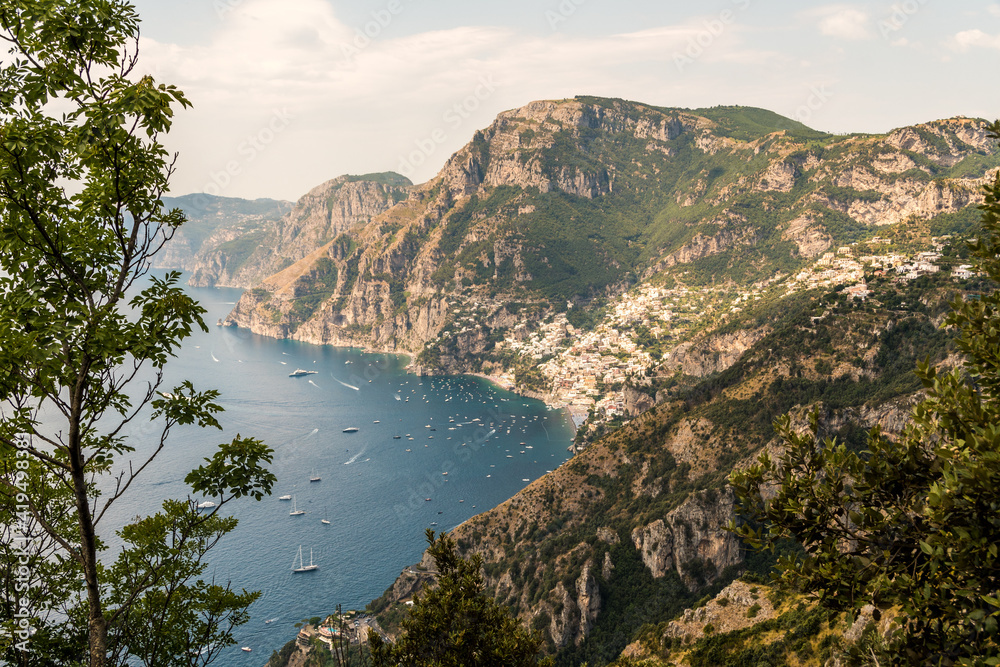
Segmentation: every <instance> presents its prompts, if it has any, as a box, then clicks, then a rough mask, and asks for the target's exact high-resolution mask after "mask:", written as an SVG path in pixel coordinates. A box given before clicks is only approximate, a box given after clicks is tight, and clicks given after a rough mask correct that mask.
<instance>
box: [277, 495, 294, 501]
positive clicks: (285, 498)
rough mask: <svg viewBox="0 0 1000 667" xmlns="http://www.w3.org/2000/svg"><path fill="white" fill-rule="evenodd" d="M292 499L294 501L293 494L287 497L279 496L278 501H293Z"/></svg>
mask: <svg viewBox="0 0 1000 667" xmlns="http://www.w3.org/2000/svg"><path fill="white" fill-rule="evenodd" d="M291 499H292V496H291V494H288V495H285V496H278V500H291Z"/></svg>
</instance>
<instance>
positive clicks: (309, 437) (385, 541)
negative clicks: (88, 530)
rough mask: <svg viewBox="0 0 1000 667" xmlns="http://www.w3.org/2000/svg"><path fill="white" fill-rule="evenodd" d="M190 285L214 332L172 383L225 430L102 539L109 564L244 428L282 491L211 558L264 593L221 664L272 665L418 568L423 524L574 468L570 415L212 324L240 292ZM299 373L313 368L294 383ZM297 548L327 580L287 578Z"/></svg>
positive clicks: (201, 442)
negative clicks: (565, 466)
mask: <svg viewBox="0 0 1000 667" xmlns="http://www.w3.org/2000/svg"><path fill="white" fill-rule="evenodd" d="M156 273H157V274H159V275H162V273H163V272H156ZM186 279H187V276H186V275H185V276H183V277H182V281H186ZM185 289H187V290H188V292H189V293H190V294H191V295H192V296H193V297H194V298H196V299H197V300H198V301H199V302H200V303H201V304H202V306H203V307H205V308H206V309H207V310H208V313H207V315H206V316H205V321H206V322H209V323H210V324H211V325H210V327H209V328H210V330H209V331H208V332H207V333H203V332H201V331H198V332H197V333H195V335H193V336H192V337H191V338H189V339H188V340H187V341H185V344H184V345H183V347H182V349H181V350H180V352H179V354H178V356H177V358H175V359H173V360H171V361H170V363H168V365H167V370H166V374H165V379H166V386H167V387H172V386H175V385H176V384H179V383H180V382H181V381H183V380H191V381H192V382H193V383H194V385H195V387H196V388H197V389H200V390H203V389H210V388H215V389H218V390H219V391H220V392H221V397H220V399H219V401H218V402H219V403H220V404H221V405H222V406H223V407H224V408H225V412H224V413H222V415H221V416H220V421H221V422H222V424H223V427H224V431H223V432H219V431H217V430H215V429H199V428H195V427H181V428H177V429H175V430H174V431H173V432H172V433H171V434H170V437H169V439H168V441H167V446H166V448H165V449H164V450H163V451H162V452H161V453H160V455H159V456H158V457H157V459H156V461H155V462H154V464H153V465H151V466H150V467H149V468H148V469H147V470H146V471H144V473H143V474H142V476H141V477H140V478H139V482H138V486H137V487H135V488H134V489H133V490H130V492H129V493H128V495H127V496H126V497H125V498H124V499H123V500H124V502H120V503H119V504H118V505H116V506H115V509H114V512H113V513H112V514H111V515H110V516H109V517H107V521H108V523H107V524H105V527H104V529H102V531H101V532H102V536H103V537H104V538H105V539H106V540H107V541H108V544H109V546H110V551H109V553H114V551H115V547H116V546H117V541H116V538H115V536H114V535H113V533H112V532H111V531H110V530H109V526H114V527H118V526H121V525H123V524H124V523H126V522H127V521H129V520H130V519H131V518H132V517H134V516H136V515H144V514H148V513H152V512H155V511H157V510H158V509H159V506H160V504H161V503H162V501H163V499H165V498H183V497H186V496H187V495H188V493H189V489H188V488H187V487H186V485H185V484H184V482H183V479H184V476H185V475H186V474H187V473H188V472H189V471H190V470H191V469H192V468H195V467H197V466H198V465H200V464H201V463H202V462H203V459H204V458H205V457H207V456H210V455H211V453H212V452H213V448H214V447H215V446H216V445H217V444H218V443H220V442H223V441H226V440H229V439H231V438H232V437H233V436H235V435H236V434H237V433H240V434H242V435H244V436H253V437H257V438H260V439H262V440H264V441H265V442H266V443H267V444H268V445H269V446H271V447H272V448H273V449H274V452H275V453H274V463H273V464H272V465H271V466H270V468H271V470H272V472H274V473H275V475H277V478H278V481H277V483H276V484H275V487H274V493H273V495H272V496H270V497H268V498H265V499H264V500H262V501H260V502H255V501H252V500H248V499H241V500H238V501H234V502H232V503H228V504H226V505H225V507H224V508H223V509H222V511H223V512H225V513H227V514H232V515H233V516H235V517H237V518H238V519H239V522H240V523H239V526H238V527H237V529H236V530H235V531H234V532H233V533H231V534H230V535H228V536H226V537H225V538H224V539H223V540H222V542H221V543H220V544H219V545H218V546H217V547H216V548H215V549H213V550H212V551H211V552H210V553H209V558H208V560H209V562H210V567H209V569H208V571H207V572H206V575H205V576H206V578H213V577H214V578H215V580H216V581H217V582H225V581H231V582H232V584H233V586H234V588H236V589H240V588H245V589H247V590H260V591H262V593H263V594H262V596H261V598H260V599H259V600H258V601H257V602H255V603H254V604H253V606H252V607H251V609H250V613H251V620H250V621H249V623H247V624H246V625H244V626H242V627H241V628H239V629H237V631H236V637H237V641H238V645H237V646H234V647H231V648H229V649H226V650H225V651H223V654H222V655H221V656H220V658H219V659H218V660H217V661H216V662H215V663H213V664H217V665H220V666H222V667H230V666H235V665H251V664H252V665H260V664H263V662H264V661H265V660H266V659H267V658H268V657H269V656H270V654H271V652H272V651H274V650H277V649H279V648H280V647H281V646H282V645H284V644H285V643H286V642H288V641H289V640H291V639H293V638H294V636H295V633H296V630H295V628H294V624H295V623H296V622H298V621H301V620H302V619H307V618H310V617H313V616H323V615H325V614H328V613H330V612H332V611H333V610H334V608H335V607H336V605H338V604H340V605H343V607H344V609H352V608H354V609H363V608H364V606H365V605H366V604H367V603H368V602H370V601H371V600H372V599H373V598H375V597H378V596H379V595H381V594H382V592H383V591H384V590H385V589H386V588H387V587H388V586H390V585H391V584H392V582H393V581H394V580H395V578H396V576H398V574H399V573H400V571H401V570H402V569H403V568H404V567H405V566H407V565H410V564H413V563H415V562H417V561H418V560H419V559H420V557H421V554H422V552H423V549H424V547H425V546H426V544H425V538H424V530H425V529H426V528H432V529H434V530H436V531H441V530H450V529H451V528H453V527H454V526H457V525H458V524H460V523H462V522H463V521H465V520H466V519H468V518H470V517H472V516H474V515H475V514H478V513H480V512H483V511H486V510H488V509H490V508H492V507H495V506H496V505H498V504H500V503H502V502H503V501H505V500H507V499H508V498H510V497H511V496H513V495H514V494H516V493H517V492H518V491H519V490H521V489H522V488H524V487H525V486H527V485H528V484H529V483H530V482H531V481H534V480H535V479H537V478H538V477H540V476H542V475H544V474H545V472H546V471H548V470H553V469H555V468H556V467H557V466H559V465H561V464H562V463H564V462H565V461H566V460H568V458H569V453H568V452H567V446H568V445H569V444H570V443H571V442H572V439H573V435H574V427H573V425H572V422H571V421H570V419H569V416H568V415H567V414H566V413H564V412H563V411H556V410H549V409H547V408H546V406H545V405H544V404H543V403H542V402H540V401H536V400H531V399H526V398H524V397H521V396H518V395H516V394H513V393H511V392H507V391H504V390H501V389H499V388H497V387H496V386H494V385H492V384H490V383H488V382H486V381H484V380H481V379H479V378H476V377H470V376H462V377H418V376H415V375H411V374H408V373H406V371H405V366H406V363H407V359H406V358H405V357H401V356H395V355H384V354H368V353H364V352H361V351H360V350H355V349H344V348H334V347H331V346H317V345H309V344H304V343H298V342H294V341H283V340H276V339H272V338H266V337H263V336H257V335H254V334H252V333H250V332H248V331H246V330H243V329H236V328H229V327H219V326H215V324H214V323H215V322H216V321H217V320H218V319H220V318H222V317H224V316H225V315H226V314H227V313H228V312H229V311H230V310H231V309H232V307H233V304H234V303H235V302H236V301H237V300H238V299H239V296H240V294H241V290H238V289H226V288H192V287H187V288H185ZM297 369H302V370H308V371H315V373H311V374H309V375H304V376H302V377H289V374H290V373H292V372H293V371H295V370H297ZM167 391H169V389H167ZM347 428H357V429H358V430H357V432H354V433H345V432H344V429H347ZM130 435H131V437H132V439H133V442H135V443H136V444H137V445H138V449H139V451H140V452H142V451H148V450H149V448H151V447H153V446H154V444H155V440H154V439H155V437H156V436H157V435H158V432H157V431H154V430H153V429H151V428H149V427H148V426H145V425H141V424H137V425H136V427H135V428H134V430H133V432H132V433H131V434H130ZM396 436H398V439H396ZM445 473H447V474H445ZM314 476H316V477H319V478H320V481H317V482H310V478H311V477H314ZM286 494H288V495H292V496H293V498H294V505H295V507H297V508H298V509H303V510H305V511H306V513H305V514H304V515H298V516H291V515H290V514H289V512H290V511H291V509H292V504H293V502H292V501H281V500H279V499H278V498H279V497H280V496H282V495H286ZM198 500H202V499H201V498H199V499H198ZM321 519H327V520H328V521H329V522H330V523H329V524H324V523H321ZM300 546H301V547H302V549H303V553H304V555H305V558H306V559H307V560H308V558H309V554H310V552H311V553H312V558H313V562H315V563H317V564H318V565H319V568H318V569H317V570H315V571H313V572H307V573H293V572H292V565H293V560H294V559H295V557H296V554H297V552H298V549H299V547H300ZM265 621H271V622H265ZM242 646H247V647H249V648H251V649H252V652H251V653H247V652H244V651H242V650H241V649H240V647H242Z"/></svg>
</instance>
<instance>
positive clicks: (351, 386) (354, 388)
mask: <svg viewBox="0 0 1000 667" xmlns="http://www.w3.org/2000/svg"><path fill="white" fill-rule="evenodd" d="M330 377H333V376H332V375H331V376H330ZM333 379H334V380H337V378H335V377H334V378H333ZM337 382H340V380H337ZM340 384H342V385H344V386H345V387H347V388H348V389H353V390H354V391H361V390H360V389H358V388H357V387H355V386H354V385H353V384H347V383H346V382H340Z"/></svg>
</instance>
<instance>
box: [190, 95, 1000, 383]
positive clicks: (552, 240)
mask: <svg viewBox="0 0 1000 667" xmlns="http://www.w3.org/2000/svg"><path fill="white" fill-rule="evenodd" d="M996 166H1000V160H998V159H997V157H996V155H995V152H994V150H993V147H992V145H991V143H990V140H989V139H988V137H987V136H986V133H985V124H984V122H983V121H980V120H975V119H967V118H955V119H949V120H943V121H935V122H931V123H925V124H922V125H918V126H913V127H909V128H902V129H899V130H896V131H894V132H892V133H889V134H886V135H848V136H832V135H826V134H823V133H819V132H815V131H813V130H810V129H809V128H807V127H805V126H804V125H801V124H799V123H796V122H794V121H791V120H789V119H784V118H782V117H780V116H777V115H776V114H770V113H769V112H764V111H762V110H758V109H750V108H744V107H720V108H715V109H704V110H695V111H691V110H683V109H663V108H657V107H651V106H648V105H643V104H639V103H634V102H625V101H622V100H607V99H601V98H587V97H581V98H576V99H572V100H561V101H542V102H533V103H531V104H528V105H526V106H524V107H521V108H519V109H514V110H511V111H507V112H504V113H501V114H500V115H499V116H498V117H497V119H496V120H495V121H494V122H493V123H492V124H491V125H490V126H489V127H488V128H485V129H483V130H481V131H478V132H476V133H475V136H474V137H473V139H472V141H471V142H470V143H469V144H468V145H466V146H465V147H464V148H463V149H461V150H460V151H458V152H457V153H456V154H455V155H453V156H452V157H451V158H450V159H449V160H448V161H447V163H446V164H445V166H444V167H443V169H442V170H441V172H440V173H439V174H438V175H437V176H436V177H434V178H433V179H431V180H430V181H428V182H427V183H425V184H423V185H420V186H414V187H411V188H408V189H407V190H405V191H404V190H392V191H389V190H385V191H384V192H382V191H379V190H378V188H377V186H376V185H368V186H365V188H362V186H361V184H360V183H351V184H341V185H336V183H337V182H336V181H334V182H331V183H330V184H325V185H324V186H320V188H317V190H314V191H313V192H311V193H310V194H309V195H307V196H306V197H305V198H303V200H302V201H300V202H299V203H298V204H297V205H296V209H295V211H294V212H293V213H292V214H290V215H289V216H288V217H286V219H285V220H284V221H283V222H282V229H281V232H280V234H278V235H277V236H276V237H275V238H274V240H273V242H268V243H265V244H262V245H263V247H262V248H260V249H259V250H258V251H255V252H256V254H254V253H252V254H251V256H250V257H249V258H248V259H247V260H246V261H245V262H244V263H243V264H242V265H241V266H240V267H237V268H233V267H231V266H230V264H229V263H227V262H225V261H224V258H215V257H214V256H212V257H209V256H206V257H205V258H204V261H203V263H202V264H201V265H200V266H199V267H198V270H197V273H196V280H197V281H198V282H200V283H201V282H211V281H213V280H215V281H218V280H224V281H226V282H230V283H233V284H246V285H250V284H252V285H255V286H258V287H260V288H261V290H263V291H261V290H258V291H257V292H256V293H253V294H251V293H249V292H248V293H247V294H246V295H245V296H244V299H243V300H242V301H241V302H240V304H239V305H238V306H237V307H236V308H235V309H234V310H233V312H232V313H231V314H230V316H229V318H228V323H229V324H235V325H238V326H243V327H247V328H250V329H252V330H253V331H255V332H257V333H262V334H265V335H270V336H276V337H287V338H293V339H297V340H302V341H307V342H314V343H330V344H335V345H351V346H359V347H365V348H369V349H376V350H388V351H400V352H407V353H410V354H413V355H415V356H418V363H419V366H420V367H421V369H423V370H424V371H428V372H434V371H438V372H469V371H484V372H485V371H502V370H503V369H504V368H506V369H507V370H511V371H514V370H516V369H515V368H514V366H516V363H514V364H513V365H512V362H511V360H510V358H509V355H508V356H507V357H505V358H503V359H501V358H499V357H498V355H497V354H496V353H495V351H496V348H497V346H498V343H499V342H500V341H502V340H504V339H511V338H512V337H514V338H516V336H517V334H516V333H515V332H514V329H515V327H517V326H519V325H520V326H522V327H525V329H524V331H525V333H530V332H531V331H532V330H533V329H534V328H536V327H537V326H538V324H539V323H540V322H542V321H543V320H545V319H546V318H548V317H551V316H552V315H554V314H557V313H559V312H561V311H564V310H565V307H564V306H563V304H565V303H567V302H568V303H570V304H575V305H576V307H577V308H582V309H584V310H588V309H593V308H594V307H596V306H598V305H600V304H602V303H606V302H607V301H608V300H610V299H614V298H617V297H618V296H620V295H622V294H623V293H625V291H627V290H628V289H630V288H631V287H632V286H633V285H634V284H635V281H636V280H640V281H647V282H651V283H654V284H655V283H656V281H662V280H663V277H664V276H671V277H672V279H678V280H681V281H683V283H684V284H687V285H691V286H697V285H706V284H708V285H710V284H714V283H717V282H719V281H720V280H727V281H733V282H734V283H735V284H736V285H747V284H749V283H753V282H764V283H766V282H767V281H771V280H773V279H774V278H775V276H776V275H781V276H788V275H791V274H794V272H795V271H797V270H799V269H801V268H802V267H804V266H806V265H808V264H809V263H810V262H812V261H813V260H814V259H815V258H816V257H817V256H818V255H821V254H822V253H824V252H826V251H832V250H836V248H837V247H838V246H842V245H845V244H848V243H851V242H853V241H856V240H858V239H864V238H871V237H873V236H874V235H876V234H878V233H880V232H879V230H881V229H883V228H892V229H895V228H896V227H899V226H900V225H906V226H909V227H913V228H915V229H919V230H920V231H919V233H920V234H925V233H927V232H928V231H930V232H931V233H939V234H943V233H944V232H946V231H950V230H954V231H958V232H961V231H963V230H965V229H967V228H968V225H969V224H971V220H970V217H969V216H968V215H967V214H968V213H969V212H970V211H972V210H974V205H975V204H976V203H977V202H978V201H979V193H978V185H979V184H980V183H981V182H983V179H984V178H985V176H986V175H987V173H989V171H990V170H991V169H992V168H995V167H996ZM348 185H352V186H354V187H353V188H348V187H347V186H348ZM333 188H339V190H338V193H339V194H337V195H336V196H334V197H333V199H335V200H336V205H335V206H334V205H327V202H328V201H331V197H330V195H329V194H328V191H329V190H331V189H333ZM362 190H363V191H362ZM404 192H405V193H406V199H405V200H402V201H398V203H395V205H392V204H393V203H394V202H396V200H397V199H398V198H400V197H402V196H403V194H404ZM272 246H273V248H274V249H273V250H272ZM268 271H270V272H271V273H270V275H265V274H267V272H268ZM320 273H323V274H325V275H326V276H327V283H328V284H327V285H326V287H325V288H324V289H322V290H319V291H317V290H315V289H314V288H313V283H314V282H315V280H316V279H317V275H318V274H320ZM223 276H225V278H223ZM264 292H266V294H265V293H264ZM303 301H305V302H308V303H303ZM513 304H516V305H517V306H518V310H517V312H516V313H515V311H514V310H513V308H512V305H513ZM681 342H691V341H678V343H681ZM747 342H750V341H749V340H747V341H744V342H742V343H740V342H739V341H737V340H736V338H735V337H733V336H732V335H731V336H730V340H720V341H719V342H718V345H720V346H721V347H724V348H726V349H727V350H729V352H728V353H726V354H723V355H721V357H720V354H717V353H718V352H719V350H718V349H716V350H712V351H709V352H708V357H705V356H702V357H695V356H692V353H691V352H690V350H689V349H688V348H684V347H681V348H678V349H677V350H676V355H675V358H674V359H673V360H672V361H673V363H674V364H675V366H676V367H678V368H680V370H682V372H683V373H685V374H688V375H694V376H702V375H705V374H707V373H711V372H716V371H719V370H721V369H723V368H725V367H726V365H727V364H728V363H730V362H731V361H732V360H733V357H735V356H738V355H739V353H740V349H741V346H743V347H744V348H745V345H746V344H747ZM500 356H502V355H500ZM497 364H499V365H497ZM521 388H522V389H524V390H531V391H539V392H541V393H545V387H543V386H534V385H533V384H532V383H530V382H527V383H521Z"/></svg>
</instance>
